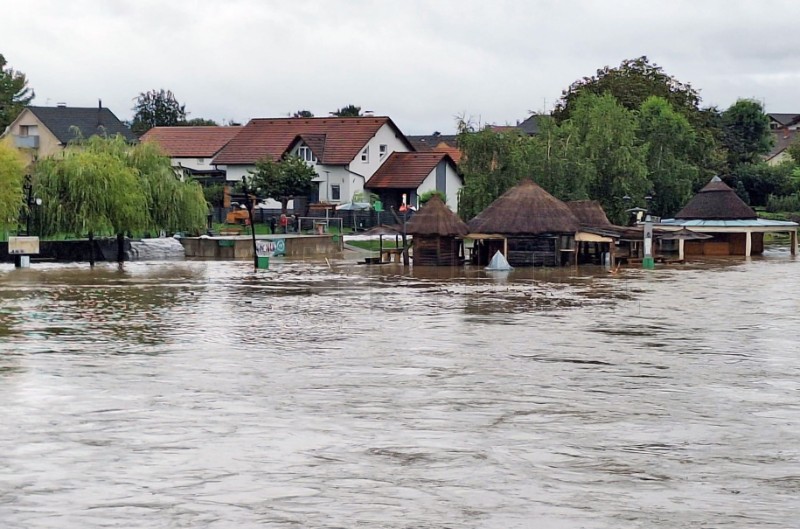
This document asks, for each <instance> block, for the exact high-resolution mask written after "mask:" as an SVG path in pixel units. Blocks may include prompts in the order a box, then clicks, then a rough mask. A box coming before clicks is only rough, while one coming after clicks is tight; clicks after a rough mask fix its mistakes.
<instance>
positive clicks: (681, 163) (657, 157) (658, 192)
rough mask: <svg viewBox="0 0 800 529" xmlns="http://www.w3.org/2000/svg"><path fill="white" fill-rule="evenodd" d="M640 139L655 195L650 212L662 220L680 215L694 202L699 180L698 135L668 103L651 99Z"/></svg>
mask: <svg viewBox="0 0 800 529" xmlns="http://www.w3.org/2000/svg"><path fill="white" fill-rule="evenodd" d="M639 137H640V139H641V141H642V143H643V144H644V148H645V162H646V164H647V173H648V178H649V180H650V182H651V184H652V191H653V192H654V196H653V200H652V201H651V203H650V210H651V211H652V212H653V213H654V214H656V215H659V216H668V215H671V214H674V213H677V212H678V210H680V208H681V207H683V205H684V204H686V202H687V201H688V200H689V199H690V198H691V196H692V190H693V185H694V182H695V181H696V180H697V179H698V173H699V171H698V169H697V166H695V165H694V164H693V163H692V161H691V154H692V151H693V150H694V146H695V141H696V135H695V131H694V129H693V128H692V126H691V124H689V120H687V119H686V117H684V116H683V115H681V114H679V113H678V112H676V111H675V110H674V109H673V108H672V106H671V105H670V104H669V102H667V100H666V99H663V98H661V97H656V96H651V97H649V98H647V100H646V101H645V102H644V103H643V104H642V108H641V110H640V111H639Z"/></svg>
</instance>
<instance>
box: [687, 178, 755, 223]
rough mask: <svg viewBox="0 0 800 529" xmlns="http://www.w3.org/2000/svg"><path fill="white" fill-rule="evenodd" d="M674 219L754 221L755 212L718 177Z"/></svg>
mask: <svg viewBox="0 0 800 529" xmlns="http://www.w3.org/2000/svg"><path fill="white" fill-rule="evenodd" d="M675 218H676V219H697V220H734V219H755V218H758V217H757V215H756V212H755V211H753V209H752V208H751V207H750V206H748V205H747V204H745V203H744V201H743V200H742V199H741V198H739V195H737V194H736V192H735V191H734V190H733V189H731V188H730V187H728V185H727V184H725V182H723V181H722V180H721V179H720V177H718V176H715V177H714V178H712V179H711V181H710V182H709V183H708V184H706V186H705V187H704V188H703V189H701V190H700V191H699V192H698V193H697V194H696V195H695V196H694V197H692V199H691V200H690V201H689V203H688V204H686V205H685V206H684V207H683V209H682V210H680V211H679V212H678V213H677V214H676V215H675Z"/></svg>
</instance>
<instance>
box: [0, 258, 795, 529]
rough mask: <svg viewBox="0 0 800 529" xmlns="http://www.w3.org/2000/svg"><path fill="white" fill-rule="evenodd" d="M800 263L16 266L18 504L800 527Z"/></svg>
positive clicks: (351, 521) (5, 313)
mask: <svg viewBox="0 0 800 529" xmlns="http://www.w3.org/2000/svg"><path fill="white" fill-rule="evenodd" d="M798 313H800V266H798V263H797V262H796V261H795V260H793V259H792V258H790V257H789V256H788V255H787V254H785V253H781V252H771V253H770V254H769V255H768V256H767V257H765V258H762V259H754V260H752V261H743V260H740V261H736V260H733V261H719V262H709V263H703V264H695V265H688V266H686V267H684V268H675V269H658V270H656V271H653V272H644V271H640V270H631V271H623V272H621V273H620V274H619V275H612V274H608V273H607V272H605V271H603V270H602V269H594V270H592V269H581V270H580V271H579V272H576V271H575V270H573V269H566V270H565V269H558V270H548V269H545V270H542V269H538V270H536V271H535V272H534V271H532V270H530V269H529V270H515V271H514V272H512V273H511V274H509V275H506V276H503V275H494V276H493V275H489V274H488V273H486V272H484V271H482V270H472V271H463V270H456V271H455V272H453V271H451V270H449V269H446V270H435V269H415V270H412V271H409V272H406V273H404V272H403V269H402V268H401V267H394V265H390V266H385V267H369V268H368V267H365V266H358V265H354V264H352V263H348V262H344V261H340V262H333V263H331V266H330V267H329V266H328V265H327V264H326V263H324V262H323V263H315V262H306V263H302V262H283V263H281V262H273V268H272V270H270V271H268V272H260V273H254V272H253V271H252V269H251V268H250V263H248V262H238V263H231V262H167V263H129V264H126V265H125V267H124V269H122V270H120V269H118V268H117V267H116V265H108V266H105V265H104V266H98V267H97V268H96V269H95V270H93V271H90V270H89V269H88V268H87V267H86V266H85V265H34V268H33V269H30V270H13V269H12V268H8V267H3V268H0V526H2V527H3V528H4V529H34V528H53V527H57V528H67V529H86V528H100V527H124V528H148V529H152V528H184V527H185V528H195V527H203V528H215V529H216V528H219V529H228V528H264V527H277V528H351V527H376V528H408V529H411V528H413V529H418V528H434V527H435V528H440V527H447V528H498V529H508V528H532V527H536V528H538V527H541V528H565V529H579V528H582V529H595V528H608V529H611V528H614V529H616V528H622V527H624V528H676V527H697V528H701V527H702V528H706V527H708V528H712V527H713V528H732V527H736V528H753V527H759V528H769V527H775V528H787V527H798V526H800V514H798V513H800V499H799V498H800V347H798V345H797V338H798V322H799V321H800V319H799V317H798Z"/></svg>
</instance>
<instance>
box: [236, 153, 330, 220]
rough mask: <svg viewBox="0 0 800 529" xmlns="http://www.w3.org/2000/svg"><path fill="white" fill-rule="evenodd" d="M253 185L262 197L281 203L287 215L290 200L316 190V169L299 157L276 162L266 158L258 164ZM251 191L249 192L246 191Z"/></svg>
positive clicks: (254, 172) (253, 177)
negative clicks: (314, 180)
mask: <svg viewBox="0 0 800 529" xmlns="http://www.w3.org/2000/svg"><path fill="white" fill-rule="evenodd" d="M250 174H251V175H252V182H251V185H250V186H248V187H249V188H251V189H254V190H255V191H256V194H257V195H258V196H261V197H266V198H272V199H274V200H277V201H279V202H280V203H281V212H282V213H286V210H287V205H288V203H289V200H291V199H292V198H294V197H299V196H306V195H308V194H309V193H311V191H312V189H313V188H314V182H313V179H314V178H315V177H316V176H317V173H316V172H315V171H314V169H313V168H312V167H311V166H310V165H308V164H307V163H306V162H305V161H303V160H302V159H301V158H299V157H297V156H287V157H286V158H283V159H282V160H280V161H278V162H275V161H273V160H272V159H270V158H264V159H262V160H259V161H258V162H256V168H255V170H254V171H250ZM246 191H249V190H246Z"/></svg>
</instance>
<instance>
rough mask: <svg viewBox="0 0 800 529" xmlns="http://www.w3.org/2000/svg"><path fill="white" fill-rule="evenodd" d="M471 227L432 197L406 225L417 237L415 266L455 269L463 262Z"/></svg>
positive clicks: (440, 201) (415, 240)
mask: <svg viewBox="0 0 800 529" xmlns="http://www.w3.org/2000/svg"><path fill="white" fill-rule="evenodd" d="M468 232H469V229H468V228H467V225H466V224H465V223H464V221H462V220H461V219H460V218H458V217H457V216H456V214H455V213H453V212H452V211H450V209H449V208H448V207H447V206H446V205H445V203H444V202H442V199H441V198H439V197H438V196H434V197H432V198H431V199H430V200H429V201H428V202H427V203H426V204H425V205H424V206H422V207H421V208H420V210H419V211H417V212H416V213H415V214H414V216H413V217H412V218H411V220H410V221H408V224H407V225H406V233H408V234H409V235H411V236H413V237H414V246H413V248H414V264H415V265H427V266H453V265H457V264H459V263H461V262H462V260H463V255H464V252H463V248H464V240H463V237H464V236H465V235H466V234H467V233H468Z"/></svg>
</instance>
